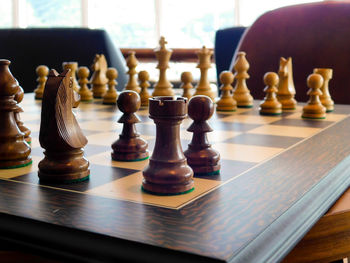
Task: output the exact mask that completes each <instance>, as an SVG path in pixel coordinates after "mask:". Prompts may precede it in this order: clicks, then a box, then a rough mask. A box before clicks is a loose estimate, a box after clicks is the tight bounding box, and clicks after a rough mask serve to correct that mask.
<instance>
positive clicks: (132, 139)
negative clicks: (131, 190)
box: [112, 90, 148, 162]
mask: <svg viewBox="0 0 350 263" xmlns="http://www.w3.org/2000/svg"><path fill="white" fill-rule="evenodd" d="M117 104H118V108H119V110H120V111H121V112H123V115H122V116H121V117H120V119H119V120H118V122H119V123H123V130H122V133H121V134H120V135H119V139H118V140H117V141H115V142H114V143H113V144H112V149H113V152H112V159H113V160H115V161H125V162H133V161H142V160H145V159H147V158H148V150H147V147H148V143H147V142H146V141H145V140H144V139H142V138H141V137H140V134H138V133H137V131H136V126H135V123H137V122H140V121H141V120H140V119H139V117H138V116H137V115H136V114H135V112H136V111H137V110H138V109H139V108H140V106H141V100H140V96H139V94H137V92H136V91H133V90H127V91H123V92H121V93H120V94H119V97H118V100H117Z"/></svg>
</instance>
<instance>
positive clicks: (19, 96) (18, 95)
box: [14, 86, 32, 144]
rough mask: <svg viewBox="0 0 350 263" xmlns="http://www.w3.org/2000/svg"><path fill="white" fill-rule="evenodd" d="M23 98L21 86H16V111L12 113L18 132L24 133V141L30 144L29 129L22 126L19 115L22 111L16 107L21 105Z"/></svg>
mask: <svg viewBox="0 0 350 263" xmlns="http://www.w3.org/2000/svg"><path fill="white" fill-rule="evenodd" d="M23 98H24V91H23V89H22V87H21V86H18V90H17V93H16V94H15V101H16V102H17V109H16V110H15V111H14V115H15V120H16V123H17V126H18V128H19V129H20V131H21V132H23V133H24V140H25V141H26V142H27V143H29V144H30V143H31V142H32V138H31V137H30V133H31V131H30V129H29V128H27V127H26V126H24V123H23V122H22V121H21V118H20V113H21V112H23V109H22V108H21V107H20V106H19V105H18V104H19V103H21V101H22V100H23Z"/></svg>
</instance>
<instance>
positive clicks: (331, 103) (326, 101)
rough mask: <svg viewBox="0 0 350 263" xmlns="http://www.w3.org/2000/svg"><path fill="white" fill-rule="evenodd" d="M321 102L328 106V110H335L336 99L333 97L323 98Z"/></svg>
mask: <svg viewBox="0 0 350 263" xmlns="http://www.w3.org/2000/svg"><path fill="white" fill-rule="evenodd" d="M321 103H322V105H323V106H325V107H326V112H332V111H334V101H333V100H332V99H322V98H321Z"/></svg>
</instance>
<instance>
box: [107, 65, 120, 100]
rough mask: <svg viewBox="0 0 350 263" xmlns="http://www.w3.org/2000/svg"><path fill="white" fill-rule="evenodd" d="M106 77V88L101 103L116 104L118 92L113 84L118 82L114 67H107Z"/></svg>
mask: <svg viewBox="0 0 350 263" xmlns="http://www.w3.org/2000/svg"><path fill="white" fill-rule="evenodd" d="M106 76H107V79H108V90H107V92H106V94H105V95H104V96H103V104H116V103H117V98H118V93H117V90H116V88H115V86H116V85H117V84H118V82H117V81H116V78H117V77H118V71H117V70H116V69H115V68H108V69H107V73H106Z"/></svg>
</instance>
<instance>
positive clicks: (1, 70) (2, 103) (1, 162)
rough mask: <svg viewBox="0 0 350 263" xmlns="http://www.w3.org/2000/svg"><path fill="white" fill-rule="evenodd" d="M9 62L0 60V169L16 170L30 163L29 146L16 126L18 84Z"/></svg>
mask: <svg viewBox="0 0 350 263" xmlns="http://www.w3.org/2000/svg"><path fill="white" fill-rule="evenodd" d="M10 63H11V62H10V61H9V60H6V59H0V169H7V168H17V167H21V166H25V165H28V164H30V163H31V162H32V158H31V157H30V152H31V149H30V146H29V145H28V143H27V142H26V141H25V140H24V134H23V133H22V132H21V131H20V129H19V128H18V126H17V124H16V120H15V114H14V113H16V112H17V111H19V109H18V105H17V102H16V101H15V99H14V98H15V94H16V93H17V92H18V82H17V81H16V79H15V78H14V77H13V76H12V74H11V72H10V70H9V65H10Z"/></svg>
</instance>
